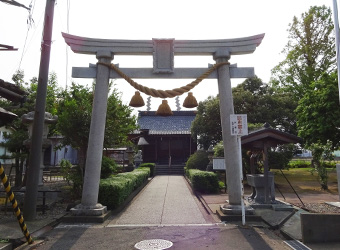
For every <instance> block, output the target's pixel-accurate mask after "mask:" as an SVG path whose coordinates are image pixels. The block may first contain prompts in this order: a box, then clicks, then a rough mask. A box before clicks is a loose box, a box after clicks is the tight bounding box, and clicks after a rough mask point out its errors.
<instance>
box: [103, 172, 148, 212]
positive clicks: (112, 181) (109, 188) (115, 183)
mask: <svg viewBox="0 0 340 250" xmlns="http://www.w3.org/2000/svg"><path fill="white" fill-rule="evenodd" d="M149 175H150V169H149V168H138V169H136V170H134V171H132V172H127V173H120V174H117V175H111V176H110V177H109V178H107V179H102V180H100V183H99V195H98V202H100V203H102V204H104V205H106V206H107V207H108V208H109V209H115V208H117V207H119V206H120V205H121V204H122V203H123V202H124V201H125V200H126V199H127V198H128V197H129V195H130V194H131V193H132V192H133V191H134V190H135V189H137V188H138V187H140V186H141V185H142V184H143V183H144V182H145V181H146V180H147V179H148V177H149Z"/></svg>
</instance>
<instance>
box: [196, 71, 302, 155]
mask: <svg viewBox="0 0 340 250" xmlns="http://www.w3.org/2000/svg"><path fill="white" fill-rule="evenodd" d="M232 91H233V101H234V111H235V114H247V118H248V123H251V124H257V125H258V124H261V125H262V124H264V123H265V122H268V123H269V124H270V125H271V126H272V127H274V128H277V129H280V130H283V131H285V132H288V133H292V134H296V133H297V131H296V117H295V114H294V110H295V109H296V107H297V102H296V101H294V98H292V96H291V95H292V93H290V92H284V91H281V90H280V89H279V88H272V87H270V86H269V85H267V84H264V83H263V82H262V80H261V79H260V78H258V77H254V78H250V79H246V80H245V81H244V82H243V83H241V84H239V85H238V86H237V87H235V88H233V90H232ZM191 132H192V135H193V137H194V138H197V140H198V144H199V145H200V146H202V147H203V148H204V149H207V148H208V147H209V146H210V145H213V146H214V145H216V144H217V143H218V142H219V141H221V140H222V129H221V118H220V107H219V98H218V96H216V97H208V99H206V100H205V101H203V102H200V103H199V105H198V108H197V115H196V118H195V120H194V122H193V124H192V127H191Z"/></svg>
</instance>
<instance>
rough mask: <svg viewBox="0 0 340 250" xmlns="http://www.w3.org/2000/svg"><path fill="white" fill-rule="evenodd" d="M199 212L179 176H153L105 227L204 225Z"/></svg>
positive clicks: (193, 198) (192, 196)
mask: <svg viewBox="0 0 340 250" xmlns="http://www.w3.org/2000/svg"><path fill="white" fill-rule="evenodd" d="M202 212H204V211H202ZM202 212H201V209H200V206H199V201H198V199H197V198H196V197H195V196H194V195H193V194H192V192H191V190H189V187H188V183H187V182H186V180H185V179H184V177H183V176H156V177H155V178H153V180H152V181H151V182H150V183H149V184H148V185H147V186H146V187H145V188H144V189H143V191H142V192H141V193H139V194H138V195H137V197H135V199H134V200H133V201H132V202H131V204H130V205H129V206H128V207H127V208H126V209H125V210H123V211H122V212H121V213H120V214H119V215H118V216H117V217H116V218H114V219H113V220H112V221H111V222H110V223H109V225H108V226H109V227H110V226H114V225H187V224H206V223H208V221H207V220H206V219H205V218H204V216H203V214H202Z"/></svg>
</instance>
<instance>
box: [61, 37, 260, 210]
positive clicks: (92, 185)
mask: <svg viewBox="0 0 340 250" xmlns="http://www.w3.org/2000/svg"><path fill="white" fill-rule="evenodd" d="M63 37H64V39H65V42H66V43H67V44H68V45H69V46H70V47H71V49H72V51H73V52H75V53H80V54H92V55H95V56H96V57H97V59H98V64H97V66H96V67H94V66H91V65H90V67H88V68H79V67H73V69H72V77H74V78H96V87H95V94H94V101H93V110H92V120H91V127H90V134H89V144H88V151H87V152H88V155H87V159H86V168H85V176H84V185H83V193H82V200H81V204H79V205H78V206H76V207H75V208H73V209H72V213H73V215H83V216H100V215H103V214H105V213H106V210H107V209H106V206H102V205H101V204H98V203H97V202H98V191H99V180H100V168H101V159H102V152H103V142H104V131H105V120H106V110H107V98H108V85H109V79H110V78H113V79H118V78H122V77H121V76H120V75H119V74H117V72H116V71H114V70H111V69H110V68H109V67H107V66H106V65H104V64H105V63H106V64H108V63H111V61H112V60H113V58H114V55H152V56H153V68H125V69H124V68H120V69H119V70H120V71H122V72H123V73H124V74H125V75H128V76H129V77H131V78H139V79H152V78H157V79H162V78H163V79H164V78H166V79H184V78H186V79H193V78H194V79H195V78H197V77H199V76H200V75H201V74H203V73H204V72H205V71H207V69H206V68H178V69H175V68H174V56H175V55H176V56H177V55H182V56H185V55H186V56H189V55H204V56H207V55H209V56H213V59H214V60H215V61H216V63H223V64H222V65H221V66H219V67H218V68H217V70H214V71H213V72H212V73H211V74H210V75H209V76H208V77H207V78H210V79H218V89H219V97H220V113H221V125H222V136H223V143H224V154H225V165H226V176H227V183H228V193H229V204H226V205H225V207H226V208H228V209H235V210H239V211H240V206H241V201H242V198H241V188H242V183H241V181H240V180H241V176H240V174H241V171H240V170H239V166H240V164H239V159H240V155H239V150H238V142H237V137H236V136H232V135H231V130H230V115H231V114H234V106H233V97H232V92H231V81H230V79H231V78H249V77H253V76H254V68H238V67H237V66H236V65H229V64H227V63H225V62H228V61H229V59H230V57H231V56H232V55H242V54H250V53H253V52H254V51H255V49H256V47H257V46H259V45H260V43H261V41H262V39H263V37H264V34H259V35H255V36H250V37H243V38H236V39H223V40H175V39H152V40H110V39H94V38H86V37H79V36H74V35H70V34H65V33H63ZM103 63H104V64H103Z"/></svg>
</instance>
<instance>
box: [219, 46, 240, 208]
mask: <svg viewBox="0 0 340 250" xmlns="http://www.w3.org/2000/svg"><path fill="white" fill-rule="evenodd" d="M229 59H230V53H229V51H228V50H226V49H220V50H218V51H217V52H216V53H215V54H214V60H215V61H216V62H217V63H220V62H228V60H229ZM217 72H218V90H219V98H220V114H221V126H222V137H223V145H224V159H225V166H226V176H227V177H226V178H227V187H228V195H229V205H241V176H240V172H241V171H240V170H239V166H240V164H239V159H240V156H239V150H238V143H237V136H232V135H231V130H230V115H231V114H234V104H233V96H232V92H231V81H230V71H229V65H222V66H220V67H219V68H218V70H217Z"/></svg>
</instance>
